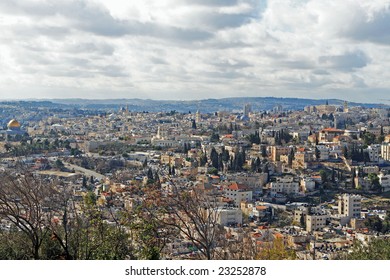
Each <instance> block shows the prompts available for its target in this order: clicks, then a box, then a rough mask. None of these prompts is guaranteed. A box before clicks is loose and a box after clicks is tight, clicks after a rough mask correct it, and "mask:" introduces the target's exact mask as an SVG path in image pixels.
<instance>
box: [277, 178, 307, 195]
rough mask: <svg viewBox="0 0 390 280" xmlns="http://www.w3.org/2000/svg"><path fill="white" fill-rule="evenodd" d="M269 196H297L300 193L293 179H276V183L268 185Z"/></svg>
mask: <svg viewBox="0 0 390 280" xmlns="http://www.w3.org/2000/svg"><path fill="white" fill-rule="evenodd" d="M270 187H271V195H275V194H277V193H283V194H298V193H299V191H300V187H299V182H297V181H296V180H294V177H284V178H277V179H276V182H271V183H270Z"/></svg>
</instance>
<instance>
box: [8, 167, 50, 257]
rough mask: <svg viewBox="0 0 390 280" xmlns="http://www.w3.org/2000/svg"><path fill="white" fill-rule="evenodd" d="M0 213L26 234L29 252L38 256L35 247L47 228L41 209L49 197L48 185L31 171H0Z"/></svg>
mask: <svg viewBox="0 0 390 280" xmlns="http://www.w3.org/2000/svg"><path fill="white" fill-rule="evenodd" d="M1 178H2V180H1V181H0V217H1V218H3V219H5V220H7V221H9V222H10V223H11V224H13V225H14V226H15V227H16V228H17V229H19V230H20V231H22V232H23V233H25V234H26V236H27V237H28V239H29V240H30V242H31V254H32V257H33V258H34V259H39V258H40V255H39V250H40V247H41V245H42V242H43V240H44V239H45V237H46V235H47V234H48V231H49V229H48V228H47V227H46V226H45V224H46V222H47V214H46V213H45V209H46V207H47V205H48V202H49V201H50V193H51V191H50V187H49V186H48V185H47V184H44V183H43V182H42V181H41V180H38V179H37V178H36V177H35V176H33V175H32V174H31V173H26V174H23V175H21V174H10V173H7V172H2V173H1Z"/></svg>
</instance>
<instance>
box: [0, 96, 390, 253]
mask: <svg viewBox="0 0 390 280" xmlns="http://www.w3.org/2000/svg"><path fill="white" fill-rule="evenodd" d="M0 137H1V143H0V153H1V154H2V158H1V165H0V168H1V169H4V170H7V169H9V168H13V166H14V165H15V164H16V163H15V162H16V161H18V160H20V161H23V162H24V163H25V164H27V165H28V166H29V167H30V168H31V170H33V171H34V172H37V173H38V174H40V175H41V176H57V177H60V178H62V180H64V181H68V182H71V184H73V185H74V194H75V196H79V197H82V196H83V195H84V194H85V193H86V192H87V190H86V189H85V188H83V186H82V178H83V177H85V176H88V177H90V176H92V177H95V178H96V180H95V181H92V182H93V192H94V193H95V194H96V195H97V197H98V203H99V205H100V206H101V207H115V208H117V209H132V208H133V207H135V206H136V205H137V201H139V200H140V199H142V198H141V197H138V196H137V195H134V194H132V193H131V188H132V187H133V186H135V185H146V184H148V182H150V181H148V179H150V176H149V177H148V174H147V172H148V171H149V170H151V171H152V172H153V173H154V174H158V177H159V179H158V180H159V181H160V183H161V189H163V190H164V192H166V193H167V194H169V193H172V192H173V189H177V188H178V187H179V188H180V189H183V190H190V189H197V190H202V192H204V193H206V194H207V195H208V196H210V197H213V199H214V201H215V204H213V208H214V210H215V211H217V212H218V224H219V225H220V226H221V227H223V228H224V229H225V231H226V235H225V238H227V239H234V240H241V239H242V238H243V235H244V232H247V231H244V229H248V228H250V229H251V231H250V234H249V236H250V239H251V240H252V241H253V242H254V243H255V244H256V246H259V247H261V246H262V244H264V243H266V242H272V241H274V240H275V239H282V240H283V242H285V244H286V246H288V247H289V248H293V249H294V250H295V251H296V252H297V256H298V258H301V259H310V258H323V259H332V258H337V255H338V254H339V253H342V252H346V251H348V248H349V247H350V246H351V244H352V243H353V241H354V240H356V239H361V240H368V239H369V238H370V237H371V236H376V237H381V236H386V234H387V233H386V232H381V233H379V232H376V231H375V230H374V229H372V228H369V227H368V226H367V223H366V221H367V219H369V218H370V217H371V216H375V215H377V216H378V215H379V214H378V213H381V214H382V215H379V216H378V217H379V218H380V219H382V220H383V221H384V220H385V219H386V215H387V214H383V213H386V211H387V210H388V209H387V208H388V204H381V205H376V206H375V205H374V204H372V205H371V204H369V203H366V204H365V201H367V202H369V201H370V200H371V199H372V198H371V197H373V196H381V194H382V193H384V192H386V191H389V190H390V173H389V170H390V162H389V161H390V121H389V110H388V109H382V108H378V109H365V108H355V107H352V108H349V107H348V104H347V103H345V104H344V106H335V105H320V106H309V107H306V108H305V110H304V111H285V110H283V108H282V107H281V106H279V107H275V108H274V110H272V111H269V112H253V111H252V109H251V106H250V105H249V104H247V105H245V106H244V108H243V111H242V112H240V113H230V112H215V113H201V112H200V111H197V112H195V113H191V112H188V113H177V112H168V113H163V112H160V113H147V112H142V113H141V112H129V110H128V109H126V108H121V109H120V110H119V111H117V112H110V113H108V114H104V115H96V116H84V117H77V118H61V117H57V116H55V115H54V116H50V117H48V118H47V119H43V120H40V121H28V122H26V123H23V122H22V121H21V122H19V121H17V120H15V119H13V120H9V122H8V125H7V127H5V128H4V130H1V131H0ZM58 160H60V161H62V162H63V163H64V166H65V168H62V170H61V168H59V167H62V166H59V164H58ZM100 160H102V161H100ZM56 162H57V165H56ZM98 163H99V164H102V165H104V164H106V165H107V164H108V163H112V165H110V167H107V166H105V167H106V168H101V169H97V167H96V166H98V165H99V164H98ZM114 163H115V164H114ZM91 166H94V167H95V168H93V167H92V168H91ZM110 168H111V169H110ZM101 170H105V172H103V171H101ZM92 172H93V173H92ZM129 173H130V175H129ZM121 175H123V176H122V177H123V178H125V179H120V178H122V177H121ZM125 175H127V176H125ZM209 210H212V209H209ZM374 210H375V211H377V212H375V211H374ZM188 242H189V241H188V240H186V238H185V237H183V238H179V239H177V240H175V241H174V243H175V244H174V246H173V244H170V245H169V246H167V248H168V249H167V252H166V254H167V256H169V257H171V258H173V257H174V258H181V257H183V256H184V255H186V254H190V253H193V251H192V252H189V251H188V250H186V249H185V248H188V246H186V245H185V244H187V243H188ZM171 245H172V246H171ZM169 248H170V249H169Z"/></svg>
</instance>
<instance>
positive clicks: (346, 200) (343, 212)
mask: <svg viewBox="0 0 390 280" xmlns="http://www.w3.org/2000/svg"><path fill="white" fill-rule="evenodd" d="M361 201H362V197H361V196H360V195H356V194H347V193H345V194H343V195H341V196H339V205H338V211H339V215H340V216H344V217H348V218H360V215H361V213H360V212H361V210H362V205H361Z"/></svg>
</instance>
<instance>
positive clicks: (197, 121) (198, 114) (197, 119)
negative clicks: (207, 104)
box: [195, 110, 201, 124]
mask: <svg viewBox="0 0 390 280" xmlns="http://www.w3.org/2000/svg"><path fill="white" fill-rule="evenodd" d="M195 121H196V123H197V124H199V123H200V122H201V115H200V113H199V110H198V111H196V116H195Z"/></svg>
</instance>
